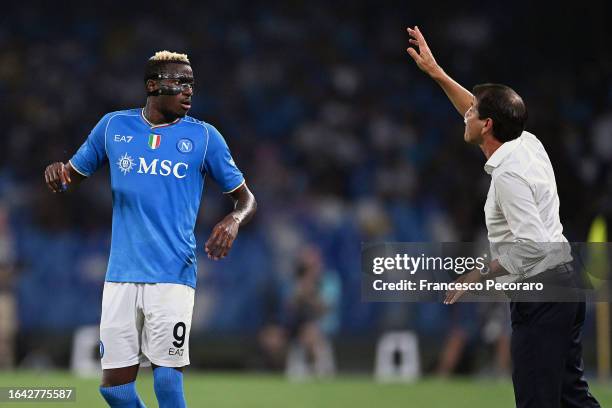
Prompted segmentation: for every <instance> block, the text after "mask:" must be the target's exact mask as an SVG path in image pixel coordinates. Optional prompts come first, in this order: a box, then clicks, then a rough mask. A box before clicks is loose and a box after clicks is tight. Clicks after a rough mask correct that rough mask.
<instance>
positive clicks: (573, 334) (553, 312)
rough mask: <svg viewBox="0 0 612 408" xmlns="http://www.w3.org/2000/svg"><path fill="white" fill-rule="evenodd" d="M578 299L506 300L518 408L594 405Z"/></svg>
mask: <svg viewBox="0 0 612 408" xmlns="http://www.w3.org/2000/svg"><path fill="white" fill-rule="evenodd" d="M585 308H586V306H585V303H584V302H567V303H561V302H510V310H511V319H512V340H511V356H512V365H513V368H512V383H513V384H514V397H515V400H516V406H517V407H518V408H527V407H529V408H532V407H533V408H560V407H563V408H565V407H576V408H578V407H580V408H591V407H600V405H599V403H598V402H597V400H596V399H595V398H594V397H593V396H592V395H591V393H590V392H589V386H588V384H587V382H586V380H585V378H584V373H583V362H582V338H581V331H582V326H583V324H584V318H585Z"/></svg>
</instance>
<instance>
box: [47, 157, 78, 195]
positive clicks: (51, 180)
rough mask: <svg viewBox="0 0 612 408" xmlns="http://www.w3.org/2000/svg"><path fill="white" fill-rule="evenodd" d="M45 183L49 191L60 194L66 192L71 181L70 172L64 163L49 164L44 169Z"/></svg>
mask: <svg viewBox="0 0 612 408" xmlns="http://www.w3.org/2000/svg"><path fill="white" fill-rule="evenodd" d="M45 182H46V183H47V187H49V189H50V190H51V191H53V192H54V193H61V192H64V191H66V189H67V188H68V184H70V183H71V182H72V180H70V172H69V171H68V169H67V168H66V166H65V165H64V163H61V162H56V163H51V164H50V165H48V166H47V168H46V169H45Z"/></svg>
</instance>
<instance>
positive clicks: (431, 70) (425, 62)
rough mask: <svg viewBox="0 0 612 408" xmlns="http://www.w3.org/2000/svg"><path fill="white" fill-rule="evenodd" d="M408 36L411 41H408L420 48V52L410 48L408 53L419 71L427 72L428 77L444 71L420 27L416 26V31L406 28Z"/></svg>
mask: <svg viewBox="0 0 612 408" xmlns="http://www.w3.org/2000/svg"><path fill="white" fill-rule="evenodd" d="M406 30H407V31H408V34H409V35H410V39H409V40H408V41H409V42H410V44H412V45H413V46H415V47H417V48H418V51H417V50H416V49H415V48H413V47H408V48H407V49H406V51H408V54H409V55H410V56H411V57H412V59H413V60H414V62H416V64H417V66H418V67H419V69H420V70H421V71H423V72H425V73H426V74H427V75H429V76H431V77H434V76H435V75H437V74H439V73H440V72H441V71H442V69H441V68H440V66H439V65H438V63H437V62H436V59H435V58H434V56H433V54H432V53H431V50H430V49H429V46H428V45H427V41H425V37H423V34H422V33H421V30H419V27H418V26H414V29H412V28H410V27H408V28H406Z"/></svg>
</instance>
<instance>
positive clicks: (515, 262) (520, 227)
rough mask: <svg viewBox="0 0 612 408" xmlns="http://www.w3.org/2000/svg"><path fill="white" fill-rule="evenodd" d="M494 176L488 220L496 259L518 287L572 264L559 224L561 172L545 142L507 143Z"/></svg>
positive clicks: (494, 162) (492, 168)
mask: <svg viewBox="0 0 612 408" xmlns="http://www.w3.org/2000/svg"><path fill="white" fill-rule="evenodd" d="M484 169H485V171H486V172H487V173H489V174H490V175H491V186H490V187H489V193H488V194H487V201H486V203H485V207H484V211H485V219H486V224H487V230H488V236H489V242H490V244H491V256H492V259H497V260H498V261H499V263H500V264H501V265H502V266H503V267H504V269H506V270H507V271H508V272H509V273H510V274H509V275H505V276H501V277H499V278H498V281H500V282H513V281H518V280H522V279H525V278H528V277H532V276H534V275H537V274H538V273H540V272H543V271H545V270H547V269H550V268H554V267H555V266H558V265H560V264H563V263H567V262H570V261H571V260H572V257H571V250H570V246H569V244H568V243H567V239H566V238H565V237H564V236H563V226H562V225H561V221H560V219H559V196H558V194H557V183H556V182H555V173H554V171H553V168H552V164H551V163H550V159H549V158H548V154H547V153H546V150H544V146H543V145H542V143H541V142H540V141H539V140H538V139H537V138H536V137H535V136H534V135H533V134H531V133H529V132H523V133H522V134H521V136H520V137H518V138H516V139H514V140H511V141H509V142H506V143H504V144H502V145H501V146H500V147H499V148H498V149H497V150H496V151H495V152H494V153H493V154H492V155H491V157H490V158H489V160H487V162H486V164H485V166H484Z"/></svg>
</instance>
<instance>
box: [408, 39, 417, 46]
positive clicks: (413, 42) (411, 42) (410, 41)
mask: <svg viewBox="0 0 612 408" xmlns="http://www.w3.org/2000/svg"><path fill="white" fill-rule="evenodd" d="M408 42H409V43H410V44H412V45H416V46H417V47H418V46H419V42H418V41H417V40H415V39H414V38H411V39H409V40H408Z"/></svg>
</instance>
